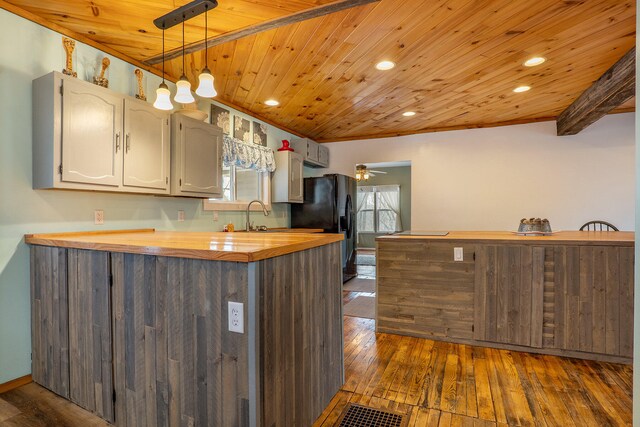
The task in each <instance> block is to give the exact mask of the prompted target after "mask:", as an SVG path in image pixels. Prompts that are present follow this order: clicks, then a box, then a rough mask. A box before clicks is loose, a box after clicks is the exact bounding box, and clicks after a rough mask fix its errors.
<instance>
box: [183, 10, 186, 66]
mask: <svg viewBox="0 0 640 427" xmlns="http://www.w3.org/2000/svg"><path fill="white" fill-rule="evenodd" d="M185 19H186V17H185V16H184V15H182V75H183V76H184V75H185V74H184V20H185Z"/></svg>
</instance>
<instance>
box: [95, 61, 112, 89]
mask: <svg viewBox="0 0 640 427" xmlns="http://www.w3.org/2000/svg"><path fill="white" fill-rule="evenodd" d="M109 64H111V61H110V60H109V58H107V57H106V56H105V57H104V58H102V68H101V69H100V75H99V76H98V77H94V78H93V82H94V83H95V84H97V85H98V86H102V87H109V79H107V78H105V77H104V73H106V72H107V68H109Z"/></svg>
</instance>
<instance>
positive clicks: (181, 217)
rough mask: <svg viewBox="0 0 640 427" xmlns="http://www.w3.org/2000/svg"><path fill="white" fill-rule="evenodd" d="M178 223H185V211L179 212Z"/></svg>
mask: <svg viewBox="0 0 640 427" xmlns="http://www.w3.org/2000/svg"><path fill="white" fill-rule="evenodd" d="M178 222H184V211H183V210H179V211H178Z"/></svg>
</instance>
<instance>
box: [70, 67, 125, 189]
mask: <svg viewBox="0 0 640 427" xmlns="http://www.w3.org/2000/svg"><path fill="white" fill-rule="evenodd" d="M62 93H63V95H62V180H63V181H67V182H77V183H85V184H98V185H106V186H114V187H118V186H119V185H120V182H121V179H122V178H121V176H122V153H121V151H120V150H121V149H122V96H120V95H116V94H114V93H111V92H110V91H108V90H107V89H103V88H101V87H98V86H93V85H88V84H87V83H86V82H80V81H75V80H72V79H69V80H65V81H64V84H63V86H62Z"/></svg>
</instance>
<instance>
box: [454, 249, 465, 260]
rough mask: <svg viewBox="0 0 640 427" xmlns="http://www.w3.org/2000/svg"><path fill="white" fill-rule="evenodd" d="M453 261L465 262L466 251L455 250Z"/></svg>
mask: <svg viewBox="0 0 640 427" xmlns="http://www.w3.org/2000/svg"><path fill="white" fill-rule="evenodd" d="M453 260H454V261H458V262H459V261H464V251H463V250H462V248H453Z"/></svg>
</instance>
